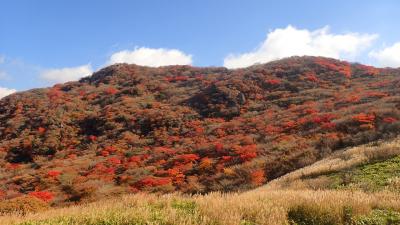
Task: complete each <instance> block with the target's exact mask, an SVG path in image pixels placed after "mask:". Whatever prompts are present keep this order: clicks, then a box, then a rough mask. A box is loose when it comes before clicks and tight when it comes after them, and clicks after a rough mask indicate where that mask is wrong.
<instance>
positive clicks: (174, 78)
mask: <svg viewBox="0 0 400 225" xmlns="http://www.w3.org/2000/svg"><path fill="white" fill-rule="evenodd" d="M165 80H167V81H168V82H177V81H186V80H188V77H187V76H171V77H165Z"/></svg>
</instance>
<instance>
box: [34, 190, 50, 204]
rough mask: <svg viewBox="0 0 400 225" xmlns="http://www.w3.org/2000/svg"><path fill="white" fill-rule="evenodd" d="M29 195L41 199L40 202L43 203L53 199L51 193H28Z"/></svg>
mask: <svg viewBox="0 0 400 225" xmlns="http://www.w3.org/2000/svg"><path fill="white" fill-rule="evenodd" d="M29 195H30V196H33V197H36V198H38V199H41V200H42V201H45V202H50V201H51V200H53V198H54V195H53V193H51V192H48V191H34V192H31V193H29Z"/></svg>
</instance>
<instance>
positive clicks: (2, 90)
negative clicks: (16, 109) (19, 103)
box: [0, 87, 17, 99]
mask: <svg viewBox="0 0 400 225" xmlns="http://www.w3.org/2000/svg"><path fill="white" fill-rule="evenodd" d="M16 91H17V90H15V89H8V88H4V87H0V99H1V98H3V97H6V96H7V95H10V94H12V93H14V92H16Z"/></svg>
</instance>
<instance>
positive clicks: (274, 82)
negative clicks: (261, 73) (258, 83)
mask: <svg viewBox="0 0 400 225" xmlns="http://www.w3.org/2000/svg"><path fill="white" fill-rule="evenodd" d="M265 83H267V84H270V85H279V84H281V81H280V80H278V79H269V80H266V81H265Z"/></svg>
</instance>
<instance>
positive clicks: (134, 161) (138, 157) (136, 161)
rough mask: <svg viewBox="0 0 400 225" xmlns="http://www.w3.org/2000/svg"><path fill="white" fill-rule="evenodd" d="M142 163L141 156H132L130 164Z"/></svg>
mask: <svg viewBox="0 0 400 225" xmlns="http://www.w3.org/2000/svg"><path fill="white" fill-rule="evenodd" d="M140 161H141V159H140V156H132V157H130V158H129V162H133V163H139V162H140Z"/></svg>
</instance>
